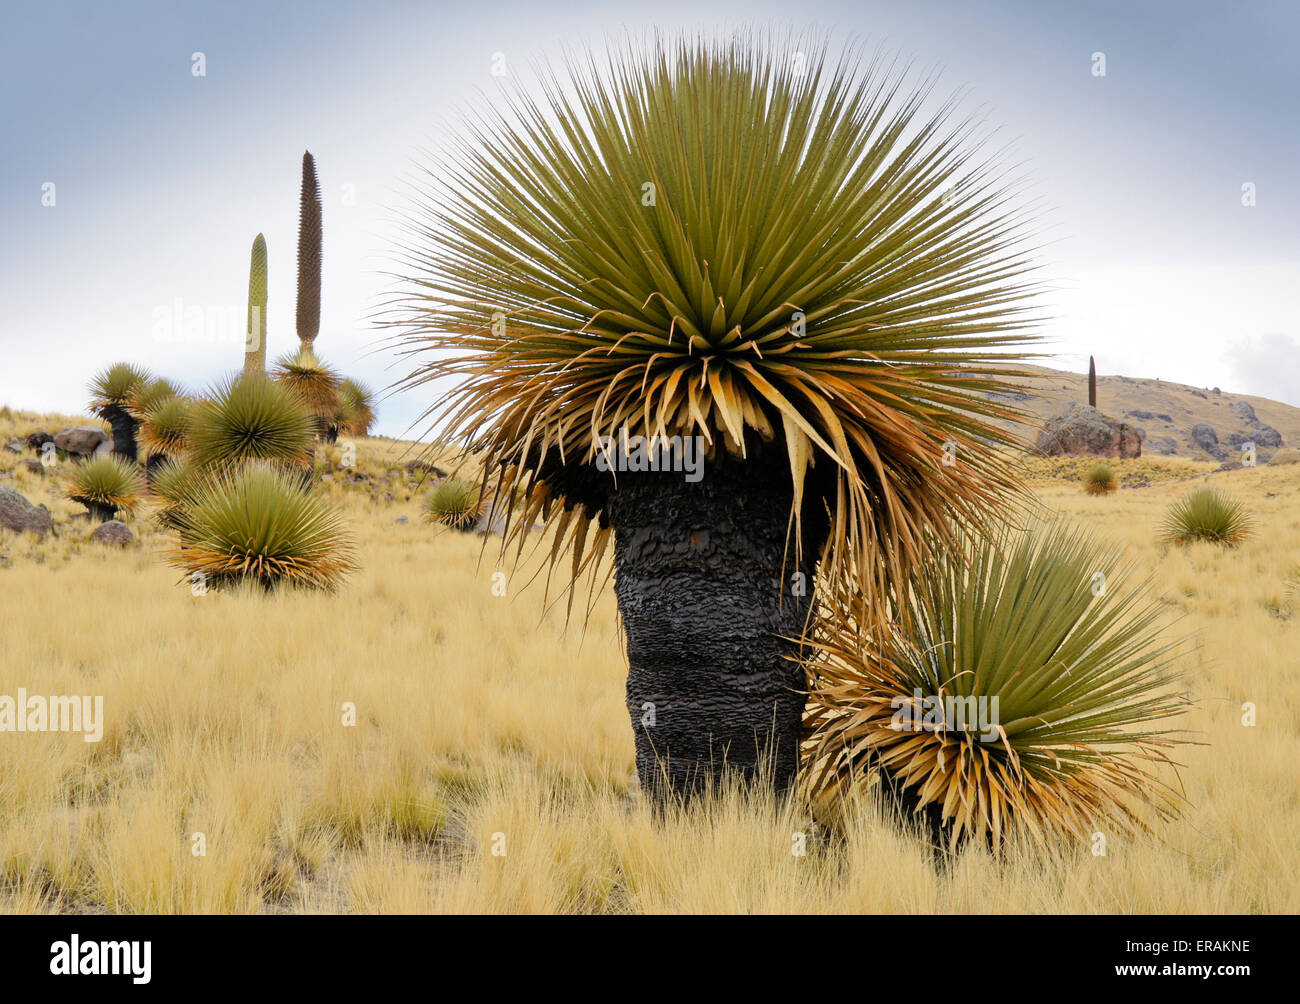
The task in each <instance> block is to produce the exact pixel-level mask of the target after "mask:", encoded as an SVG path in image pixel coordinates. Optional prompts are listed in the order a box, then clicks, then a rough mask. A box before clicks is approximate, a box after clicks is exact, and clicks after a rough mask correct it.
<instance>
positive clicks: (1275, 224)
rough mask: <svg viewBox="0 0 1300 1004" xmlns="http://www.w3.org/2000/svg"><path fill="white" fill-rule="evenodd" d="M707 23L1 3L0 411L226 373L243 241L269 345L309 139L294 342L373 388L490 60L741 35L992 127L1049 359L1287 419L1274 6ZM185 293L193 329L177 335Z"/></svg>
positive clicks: (589, 16)
mask: <svg viewBox="0 0 1300 1004" xmlns="http://www.w3.org/2000/svg"><path fill="white" fill-rule="evenodd" d="M702 9H703V5H701V4H700V3H698V0H696V2H690V3H677V2H672V0H655V2H654V3H639V2H638V3H629V2H620V0H604V2H600V3H586V2H566V3H563V4H550V3H545V2H531V3H511V2H501V0H498V2H494V3H492V4H488V5H483V4H462V3H458V4H455V5H444V4H441V3H418V2H414V0H404V2H391V0H390V2H371V3H338V2H318V3H230V2H223V3H216V2H212V3H191V2H172V3H157V4H144V3H132V2H130V0H122V2H114V3H103V2H100V0H96V2H89V3H76V4H72V3H57V2H56V3H49V2H42V3H27V2H19V3H17V4H14V3H13V2H12V0H7V2H6V4H5V17H4V22H3V23H4V27H3V31H2V32H0V121H2V122H3V123H4V126H3V137H4V141H3V147H2V149H0V294H2V295H3V300H2V302H3V303H4V306H5V310H4V314H3V319H2V320H0V403H8V404H10V405H13V406H15V407H22V408H29V409H37V410H42V411H47V410H48V411H54V410H57V411H63V412H70V413H77V412H80V411H81V410H82V409H84V407H85V405H86V390H85V388H86V384H87V381H88V380H89V378H90V376H91V375H92V374H93V373H94V372H95V371H96V370H98V369H100V368H102V367H103V366H105V365H107V364H109V363H111V362H114V361H117V360H119V359H130V360H133V361H136V362H140V363H143V364H145V365H147V366H149V367H150V368H151V369H153V370H154V371H156V372H159V373H162V374H164V375H167V376H171V377H174V378H177V379H180V380H182V381H184V382H187V383H189V384H190V385H192V386H195V387H200V386H203V385H205V384H207V383H209V382H210V381H211V380H212V379H214V378H215V377H217V376H219V375H221V374H222V373H223V372H227V371H229V370H232V369H234V368H236V367H238V366H239V365H240V361H241V352H242V337H243V335H242V332H243V318H244V307H245V302H246V295H247V284H248V252H249V247H250V245H251V243H252V240H253V237H254V236H255V235H256V234H257V233H258V232H259V231H260V232H262V233H264V234H265V235H266V240H267V244H268V248H269V254H270V270H271V282H270V304H269V307H268V319H269V335H268V341H269V347H270V354H271V356H272V357H274V356H276V355H279V354H282V353H284V352H287V351H289V350H290V349H292V348H293V347H295V346H296V336H295V334H294V324H293V315H294V284H295V276H294V267H295V266H294V260H295V249H296V239H297V197H298V184H299V171H300V167H299V164H300V159H301V156H302V152H303V150H304V149H308V148H309V149H311V151H312V152H313V153H314V154H315V156H316V159H317V163H318V167H319V171H320V178H321V185H322V189H323V196H324V227H325V260H324V281H323V290H324V292H323V320H322V325H321V334H320V337H319V339H318V341H317V343H316V344H317V349H318V351H319V352H320V354H321V355H322V356H323V357H325V358H326V359H327V361H328V362H330V363H331V364H333V365H334V366H335V367H337V368H339V369H341V370H343V371H344V372H346V373H348V374H351V375H355V376H359V377H361V378H363V379H365V380H366V381H368V382H369V383H370V384H371V385H372V386H374V387H376V388H377V389H382V388H384V387H386V386H387V385H388V384H389V383H391V382H392V381H393V380H395V379H397V378H398V377H399V376H401V375H403V374H404V372H405V367H406V363H405V362H403V361H400V360H397V359H395V357H394V356H393V355H392V353H391V352H389V351H387V350H385V349H384V348H383V347H382V346H381V345H380V344H379V334H378V332H377V331H376V330H375V328H374V327H373V325H372V323H371V322H370V320H369V317H370V315H371V313H372V311H373V310H374V309H375V307H376V305H377V303H378V301H379V299H380V297H381V296H382V294H383V292H384V291H385V289H386V288H387V287H388V280H387V279H385V278H384V277H383V275H382V273H383V272H384V270H385V269H386V268H387V267H388V266H389V262H390V258H391V254H392V251H391V248H392V241H393V239H394V236H395V232H396V231H395V226H394V215H395V210H399V209H400V206H401V205H402V195H401V183H402V179H403V178H409V177H411V175H412V166H413V164H414V163H415V157H416V155H417V153H418V151H419V150H420V149H421V148H425V149H432V150H434V151H435V152H436V149H437V147H438V143H439V140H438V137H439V136H441V135H444V134H445V130H446V129H449V128H452V129H454V128H455V123H456V121H457V119H458V117H459V116H460V115H462V114H463V111H464V109H465V108H466V107H467V106H469V105H472V103H473V102H475V101H483V100H491V99H492V95H493V94H494V93H495V92H496V90H497V88H498V87H499V86H500V81H498V80H497V79H496V78H494V77H493V76H492V75H491V68H492V60H493V57H494V54H496V53H503V54H504V56H505V60H506V66H507V69H508V70H509V72H510V73H511V75H512V77H515V76H517V77H519V78H520V79H522V80H523V81H527V79H528V73H527V67H528V63H529V61H530V60H532V59H535V58H538V57H543V58H545V57H553V56H554V55H555V53H556V52H557V51H558V49H559V47H560V46H561V45H562V44H564V43H572V42H574V41H581V40H584V39H587V40H591V41H595V42H599V40H600V39H601V38H603V37H605V36H606V35H607V34H610V33H621V32H622V31H623V30H624V29H625V28H638V27H644V26H647V25H657V26H659V27H665V28H669V27H677V26H681V27H683V28H699V27H704V28H717V27H719V26H724V27H725V26H728V25H741V24H757V25H760V26H766V25H777V26H792V27H795V28H805V27H807V28H814V29H821V30H825V31H827V32H829V33H830V34H831V35H832V37H837V36H848V35H855V36H857V37H858V38H864V39H866V40H867V41H868V42H871V43H875V42H880V43H884V44H886V45H889V46H893V47H896V48H897V49H899V50H901V51H902V52H903V53H904V54H907V55H910V56H912V57H914V58H915V59H916V61H917V63H918V64H919V65H921V66H925V67H928V66H931V65H933V66H936V67H939V68H940V69H941V71H942V76H941V80H942V82H943V84H945V85H947V86H948V87H950V88H957V87H965V88H968V89H969V91H970V99H969V100H970V103H971V106H972V107H973V106H975V105H983V106H985V108H986V109H987V112H988V116H989V118H990V120H991V121H993V122H996V123H1002V126H1003V134H1004V135H1006V136H1007V137H1009V138H1013V139H1014V140H1015V143H1016V150H1017V153H1018V154H1019V156H1020V157H1021V158H1022V159H1023V160H1025V161H1026V162H1027V163H1028V165H1029V166H1030V167H1031V168H1032V171H1033V176H1034V182H1035V186H1036V188H1035V191H1036V193H1037V194H1038V195H1039V196H1041V197H1042V199H1043V201H1044V202H1045V203H1046V204H1047V205H1048V206H1050V207H1051V211H1050V214H1049V216H1048V217H1047V219H1046V221H1045V222H1046V223H1047V224H1048V225H1049V230H1048V232H1049V234H1050V236H1051V238H1052V240H1053V243H1052V245H1051V247H1050V250H1049V253H1048V255H1047V261H1048V273H1049V275H1050V276H1051V277H1052V278H1053V279H1054V282H1055V291H1054V293H1053V294H1052V298H1053V303H1052V310H1053V313H1054V315H1055V319H1054V320H1053V321H1052V323H1050V324H1049V325H1047V326H1046V328H1045V329H1044V334H1045V336H1046V337H1047V338H1048V340H1049V344H1048V350H1049V351H1052V352H1054V353H1056V356H1057V358H1056V362H1055V364H1056V365H1060V366H1062V367H1063V368H1067V369H1074V370H1082V369H1085V368H1086V366H1087V356H1088V354H1089V353H1092V354H1095V355H1096V357H1097V362H1098V370H1099V371H1100V372H1102V373H1122V374H1125V375H1129V376H1147V377H1157V376H1158V377H1161V378H1163V379H1165V380H1176V381H1181V382H1185V383H1191V384H1194V385H1197V386H1212V385H1218V386H1222V387H1223V388H1224V389H1230V390H1233V391H1239V392H1244V393H1254V394H1261V395H1265V396H1269V397H1274V398H1278V399H1281V400H1285V401H1288V402H1289V403H1291V404H1294V405H1300V248H1298V246H1297V241H1298V239H1300V193H1298V191H1297V187H1298V185H1300V62H1298V61H1297V58H1296V53H1297V52H1298V51H1300V4H1297V3H1294V2H1252V0H1243V2H1239V3H1232V4H1229V3H1218V4H1208V3H1196V2H1143V0H1128V2H1115V3H1109V2H1089V3H1087V4H1083V3H1077V2H1062V3H1057V2H1052V0H1046V2H1044V0H1037V2H1023V3H1022V2H1011V0H1004V2H986V3H974V2H972V3H955V2H939V0H920V2H916V0H912V2H904V0H890V2H873V0H852V2H843V3H836V2H820V0H803V2H800V3H798V4H793V3H785V4H775V3H765V2H761V0H759V2H754V0H748V2H745V3H742V4H730V3H726V2H723V3H713V4H710V5H708V8H707V9H708V12H709V20H708V21H706V22H701V21H700V20H699V14H700V12H701V10H702ZM195 53H202V62H203V69H204V75H202V76H196V75H195V73H194V69H195V65H196V64H195V58H196V57H195ZM1097 53H1104V57H1105V75H1104V76H1099V75H1097V74H1096V73H1095V72H1094V71H1095V68H1096V67H1097V66H1098V65H1099V60H1098V59H1097V58H1096V56H1095V54H1097ZM50 184H52V185H53V186H54V187H53V195H54V199H53V202H54V204H53V205H44V204H43V201H44V202H49V201H50V199H49V197H48V193H49V192H50V189H49V187H48V186H49V185H50ZM1243 186H1253V187H1252V188H1251V189H1249V190H1253V193H1254V199H1253V201H1254V205H1243ZM1247 201H1250V200H1249V199H1248V200H1247ZM187 309H189V310H191V311H194V310H195V309H197V311H198V312H199V313H200V314H201V315H202V316H203V317H204V318H205V319H206V320H207V321H208V322H209V323H206V324H204V325H200V326H199V328H198V330H187V329H186V328H185V325H184V323H180V324H178V323H176V322H177V321H181V322H184V320H185V311H186V310H187ZM191 316H193V315H192V314H191ZM427 403H428V402H427V400H421V399H419V397H418V396H417V395H414V394H410V393H407V394H403V395H399V396H396V397H393V398H389V399H387V400H384V401H383V402H382V403H381V406H380V416H381V419H380V424H379V430H378V431H380V432H384V433H387V434H390V435H398V434H401V433H403V432H404V431H405V430H406V429H407V427H408V425H409V423H410V422H411V421H412V420H414V419H415V417H416V416H417V415H418V414H419V413H420V412H421V411H422V410H423V408H424V406H425V405H427Z"/></svg>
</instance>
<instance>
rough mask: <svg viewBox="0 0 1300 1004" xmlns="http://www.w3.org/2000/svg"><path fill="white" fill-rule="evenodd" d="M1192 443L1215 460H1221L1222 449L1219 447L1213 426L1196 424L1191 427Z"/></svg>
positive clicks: (1217, 436)
mask: <svg viewBox="0 0 1300 1004" xmlns="http://www.w3.org/2000/svg"><path fill="white" fill-rule="evenodd" d="M1192 442H1193V443H1195V444H1196V445H1197V446H1199V447H1200V448H1201V449H1202V450H1204V451H1205V452H1206V453H1208V454H1209V455H1210V456H1212V457H1215V458H1216V459H1222V458H1223V448H1222V447H1221V446H1219V434H1218V433H1217V432H1215V431H1214V426H1212V425H1208V424H1206V423H1205V422H1197V423H1196V424H1195V425H1193V426H1192Z"/></svg>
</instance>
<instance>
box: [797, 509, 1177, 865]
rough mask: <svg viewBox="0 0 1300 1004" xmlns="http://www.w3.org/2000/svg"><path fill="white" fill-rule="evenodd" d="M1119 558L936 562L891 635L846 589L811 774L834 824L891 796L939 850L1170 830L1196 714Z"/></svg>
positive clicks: (839, 601)
mask: <svg viewBox="0 0 1300 1004" xmlns="http://www.w3.org/2000/svg"><path fill="white" fill-rule="evenodd" d="M1146 585H1147V583H1144V582H1137V581H1135V580H1134V579H1133V578H1132V572H1131V569H1130V568H1129V567H1127V566H1125V565H1124V564H1123V562H1122V560H1121V557H1120V552H1119V551H1118V550H1117V549H1115V548H1109V547H1104V546H1099V545H1098V544H1097V543H1096V542H1094V541H1092V540H1090V539H1089V538H1088V537H1087V536H1086V535H1085V534H1083V533H1082V532H1080V531H1079V530H1077V529H1074V528H1071V527H1068V526H1064V525H1060V524H1058V525H1041V526H1037V527H1034V528H1032V529H1031V530H1029V531H1010V530H1008V531H1003V532H1001V533H999V534H997V535H994V536H992V537H988V536H978V535H973V534H972V535H966V536H964V537H963V539H962V540H961V546H959V547H958V548H956V549H951V548H948V547H935V548H932V549H931V551H930V560H929V561H928V563H927V564H925V565H924V566H921V567H919V568H918V570H917V571H916V573H915V574H914V575H913V576H912V577H911V579H910V580H909V582H908V584H907V587H906V588H904V589H901V590H899V591H898V592H897V593H896V597H897V598H896V600H895V605H894V609H893V610H892V611H891V616H890V619H889V622H888V624H887V626H885V627H884V628H883V630H882V628H881V626H880V625H879V622H878V621H877V620H876V619H875V616H874V613H873V611H872V610H871V609H870V608H869V606H867V605H866V604H864V603H863V602H862V597H861V595H860V594H859V593H858V592H857V591H855V590H854V589H852V588H850V587H846V588H843V589H841V590H840V591H838V592H837V593H836V594H834V595H830V596H827V597H826V602H825V604H824V605H823V607H822V608H821V610H820V611H819V616H818V618H817V622H816V625H815V629H814V631H813V633H812V636H811V640H810V645H811V649H812V651H813V652H814V654H815V657H814V658H813V659H812V660H811V661H810V663H809V666H808V672H809V690H810V698H809V704H808V716H807V719H806V722H805V726H806V740H807V744H806V748H805V761H806V767H807V779H808V790H809V792H810V794H811V796H812V799H813V804H814V806H815V808H816V810H817V811H818V813H819V814H822V815H823V817H824V818H826V819H827V820H828V821H833V820H834V819H836V818H837V816H838V809H839V807H840V806H842V805H843V804H844V803H846V802H848V801H850V800H852V799H853V797H854V796H855V795H860V794H862V793H864V792H866V790H867V789H868V788H869V787H870V786H871V785H872V784H873V783H874V781H875V780H877V778H878V779H879V780H880V782H881V786H880V788H881V791H882V792H883V794H884V796H885V801H886V803H887V804H888V805H890V806H892V807H893V808H894V809H896V810H898V811H900V812H901V813H902V814H903V815H904V816H906V817H913V816H914V817H916V818H917V820H918V821H919V822H920V823H921V826H922V829H923V831H924V832H925V833H926V835H927V836H928V837H929V839H930V840H931V842H932V843H933V844H934V845H935V846H936V847H940V848H952V847H955V846H956V845H957V844H959V843H960V842H961V841H962V840H964V839H965V838H967V837H970V836H975V837H977V838H983V839H986V840H987V841H988V842H989V843H990V844H991V845H992V846H994V847H997V846H1000V845H1001V843H1002V841H1003V839H1004V838H1006V837H1008V836H1010V835H1012V834H1020V835H1023V836H1025V837H1026V838H1027V839H1028V840H1030V841H1031V842H1033V843H1037V844H1040V845H1041V844H1045V843H1046V842H1047V841H1048V840H1049V839H1065V840H1070V839H1073V840H1077V841H1088V840H1089V839H1090V838H1091V835H1092V834H1093V833H1094V832H1096V831H1097V830H1098V828H1102V829H1105V830H1107V831H1111V830H1120V831H1127V832H1135V831H1141V830H1145V829H1147V828H1149V824H1150V823H1151V822H1153V821H1156V820H1159V819H1162V818H1168V817H1171V816H1172V815H1174V814H1175V813H1176V812H1177V811H1178V809H1179V806H1180V803H1181V799H1180V798H1179V796H1178V795H1177V793H1176V791H1175V790H1174V789H1173V788H1172V787H1171V786H1170V780H1171V777H1172V774H1171V773H1170V769H1171V768H1172V767H1173V766H1174V765H1173V762H1172V761H1171V760H1170V758H1169V751H1170V750H1171V749H1173V748H1174V747H1175V746H1177V745H1179V744H1181V743H1184V742H1186V740H1185V739H1184V738H1183V736H1182V735H1181V734H1180V733H1179V732H1178V731H1177V730H1175V729H1171V728H1168V727H1166V724H1165V723H1167V721H1168V720H1169V719H1171V718H1173V717H1174V716H1177V715H1180V714H1182V713H1183V712H1185V711H1186V710H1188V708H1189V707H1190V702H1189V700H1188V698H1187V695H1186V694H1185V693H1184V692H1183V690H1182V687H1181V673H1180V668H1179V664H1178V658H1177V656H1178V654H1179V649H1180V646H1181V644H1182V639H1179V638H1176V637H1171V636H1170V635H1169V634H1168V628H1169V624H1168V622H1167V619H1166V617H1165V616H1164V610H1163V607H1162V605H1161V603H1160V601H1159V599H1158V598H1157V597H1155V596H1153V595H1150V594H1149V593H1148V592H1147V590H1146V588H1145V587H1146Z"/></svg>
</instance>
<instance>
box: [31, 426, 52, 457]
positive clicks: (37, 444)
mask: <svg viewBox="0 0 1300 1004" xmlns="http://www.w3.org/2000/svg"><path fill="white" fill-rule="evenodd" d="M52 442H54V437H53V436H51V435H50V434H49V433H48V432H46V431H45V430H44V429H41V430H40V431H38V432H33V433H32V434H31V435H30V436H28V437H27V449H29V450H33V451H34V452H36V453H40V452H41V447H42V446H44V445H45V444H46V443H52Z"/></svg>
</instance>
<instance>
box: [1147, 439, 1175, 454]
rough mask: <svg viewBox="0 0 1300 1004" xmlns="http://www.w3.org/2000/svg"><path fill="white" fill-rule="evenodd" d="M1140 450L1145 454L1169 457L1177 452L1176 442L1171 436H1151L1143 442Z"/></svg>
mask: <svg viewBox="0 0 1300 1004" xmlns="http://www.w3.org/2000/svg"><path fill="white" fill-rule="evenodd" d="M1142 449H1144V450H1145V451H1146V452H1147V453H1157V454H1159V455H1160V456H1163V457H1169V456H1173V455H1174V454H1176V453H1177V452H1178V441H1177V440H1176V439H1174V437H1173V436H1151V437H1150V438H1149V439H1146V440H1144V441H1143V443H1142Z"/></svg>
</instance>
